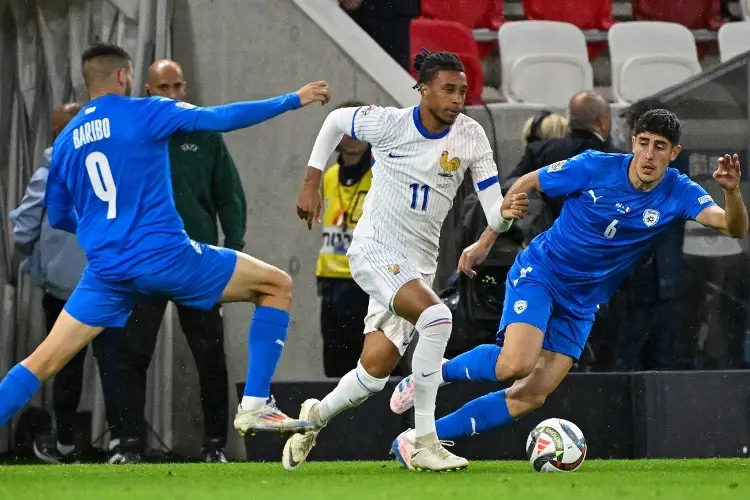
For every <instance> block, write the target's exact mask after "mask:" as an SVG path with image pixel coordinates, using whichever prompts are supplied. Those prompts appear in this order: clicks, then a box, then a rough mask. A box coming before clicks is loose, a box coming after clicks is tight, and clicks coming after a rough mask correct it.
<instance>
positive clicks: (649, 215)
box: [643, 208, 659, 227]
mask: <svg viewBox="0 0 750 500" xmlns="http://www.w3.org/2000/svg"><path fill="white" fill-rule="evenodd" d="M657 222H659V211H658V210H654V209H653V208H647V209H646V210H644V211H643V223H644V224H646V225H647V226H648V227H651V226H653V225H654V224H656V223H657Z"/></svg>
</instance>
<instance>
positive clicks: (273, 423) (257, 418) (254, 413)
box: [234, 397, 315, 436]
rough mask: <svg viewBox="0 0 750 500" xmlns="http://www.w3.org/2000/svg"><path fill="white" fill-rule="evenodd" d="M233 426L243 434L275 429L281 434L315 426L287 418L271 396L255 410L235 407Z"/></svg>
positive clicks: (304, 430)
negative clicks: (235, 413) (263, 404)
mask: <svg viewBox="0 0 750 500" xmlns="http://www.w3.org/2000/svg"><path fill="white" fill-rule="evenodd" d="M234 428H235V429H236V430H237V432H239V433H240V436H244V435H245V434H246V433H247V432H250V433H251V434H252V433H255V432H258V431H263V432H267V431H271V432H273V431H275V432H280V433H282V434H285V433H295V432H307V431H310V430H313V429H315V426H314V425H313V424H312V423H310V422H307V421H305V420H298V419H294V418H289V417H288V416H286V414H284V412H282V411H281V410H279V409H278V408H277V407H276V401H274V399H273V397H271V398H270V399H269V400H268V401H267V402H266V405H265V406H263V407H261V408H258V409H257V410H243V409H242V407H241V406H238V407H237V415H236V416H235V417H234Z"/></svg>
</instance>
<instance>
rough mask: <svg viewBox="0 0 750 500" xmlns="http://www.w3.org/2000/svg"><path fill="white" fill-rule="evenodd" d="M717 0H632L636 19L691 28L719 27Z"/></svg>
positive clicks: (718, 4) (716, 28) (718, 3)
mask: <svg viewBox="0 0 750 500" xmlns="http://www.w3.org/2000/svg"><path fill="white" fill-rule="evenodd" d="M719 16H720V2H719V0H633V18H634V19H635V20H636V21H665V22H668V23H677V24H681V25H683V26H685V27H686V28H689V29H691V30H700V29H709V30H718V29H719V28H720V27H721V24H722V22H721V19H720V17H719Z"/></svg>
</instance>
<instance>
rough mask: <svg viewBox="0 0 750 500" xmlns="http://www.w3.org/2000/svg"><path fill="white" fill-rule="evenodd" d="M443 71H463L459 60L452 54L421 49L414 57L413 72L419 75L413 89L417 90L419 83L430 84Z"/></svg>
mask: <svg viewBox="0 0 750 500" xmlns="http://www.w3.org/2000/svg"><path fill="white" fill-rule="evenodd" d="M443 70H445V71H464V65H463V63H462V62H461V59H459V58H458V56H457V55H456V54H453V53H452V52H430V51H429V50H427V49H422V50H421V52H420V53H419V54H417V55H416V56H414V71H416V72H418V73H419V78H418V79H417V84H416V85H414V88H415V89H416V88H419V85H420V84H421V83H430V82H431V81H432V80H433V79H434V78H435V76H436V75H437V74H438V73H439V72H440V71H443Z"/></svg>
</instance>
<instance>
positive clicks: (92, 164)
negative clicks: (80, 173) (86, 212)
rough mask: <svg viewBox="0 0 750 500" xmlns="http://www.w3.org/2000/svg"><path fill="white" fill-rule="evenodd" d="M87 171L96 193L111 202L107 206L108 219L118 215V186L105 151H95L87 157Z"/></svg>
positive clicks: (101, 198)
mask: <svg viewBox="0 0 750 500" xmlns="http://www.w3.org/2000/svg"><path fill="white" fill-rule="evenodd" d="M86 171H87V172H88V174H89V179H91V186H92V187H93V188H94V194H96V196H97V197H98V198H99V199H100V200H102V201H105V202H107V203H108V204H109V206H108V207H107V219H114V218H115V217H117V205H116V200H117V188H116V187H115V180H114V179H113V178H112V169H110V168H109V160H108V159H107V157H106V156H104V153H100V152H98V151H94V152H93V153H90V154H89V155H88V156H87V157H86Z"/></svg>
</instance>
